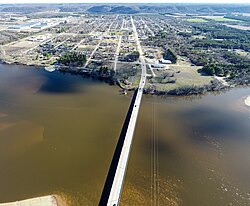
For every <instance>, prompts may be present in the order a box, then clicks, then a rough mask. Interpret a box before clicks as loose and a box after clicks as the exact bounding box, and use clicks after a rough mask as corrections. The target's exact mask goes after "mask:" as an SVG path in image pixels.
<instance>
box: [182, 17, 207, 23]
mask: <svg viewBox="0 0 250 206" xmlns="http://www.w3.org/2000/svg"><path fill="white" fill-rule="evenodd" d="M186 21H187V22H190V23H205V22H208V21H207V20H205V19H200V18H193V19H187V20H186Z"/></svg>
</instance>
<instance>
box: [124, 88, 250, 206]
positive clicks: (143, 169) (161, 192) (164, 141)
mask: <svg viewBox="0 0 250 206" xmlns="http://www.w3.org/2000/svg"><path fill="white" fill-rule="evenodd" d="M249 94H250V89H249V88H248V89H244V88H241V89H233V90H231V91H229V92H226V93H224V94H218V95H215V94H210V95H207V96H201V97H195V98H159V97H153V98H152V97H146V96H144V99H143V104H142V108H141V111H140V116H139V120H138V125H137V130H136V132H135V137H134V143H133V149H132V152H131V159H130V162H129V166H128V171H127V177H126V180H125V186H124V190H123V196H122V199H121V201H122V203H123V204H122V205H183V206H200V205H202V206H206V205H207V206H211V205H213V206H224V205H225V206H226V205H233V206H236V205H237V206H243V205H245V206H246V205H250V149H249V148H250V108H248V107H246V106H245V105H244V104H243V102H244V98H245V97H246V96H248V95H249ZM154 145H155V147H154ZM154 148H155V149H154Z"/></svg>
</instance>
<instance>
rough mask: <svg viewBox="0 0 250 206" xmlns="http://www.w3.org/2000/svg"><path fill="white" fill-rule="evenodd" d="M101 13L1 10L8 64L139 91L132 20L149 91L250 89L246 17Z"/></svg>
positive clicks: (0, 52)
mask: <svg viewBox="0 0 250 206" xmlns="http://www.w3.org/2000/svg"><path fill="white" fill-rule="evenodd" d="M101 9H103V8H102V6H96V7H95V6H94V7H91V8H90V9H89V11H92V12H88V13H81V12H58V11H53V12H50V13H49V15H48V12H46V11H45V12H37V13H32V14H28V15H27V14H21V13H18V12H17V13H14V12H1V22H0V36H1V39H0V43H1V47H0V58H1V60H2V62H4V63H7V64H23V65H28V66H36V67H45V68H46V69H47V70H48V71H54V70H60V71H63V72H72V73H78V74H88V75H92V76H98V77H100V78H102V79H108V80H111V81H112V82H115V83H118V84H119V86H121V87H122V88H123V89H124V90H133V89H134V88H136V87H137V85H138V83H139V80H140V73H141V66H140V64H141V62H140V61H139V57H140V54H139V52H138V48H137V47H136V40H135V33H134V31H133V29H132V22H131V19H133V20H134V23H135V27H136V29H137V32H138V37H139V41H140V43H141V45H142V50H143V56H144V58H145V61H146V64H147V65H146V66H147V77H148V81H147V83H146V86H145V92H146V93H152V94H153V93H156V94H177V95H181V94H198V93H204V92H207V91H217V90H223V89H225V88H227V87H229V86H231V87H232V86H235V85H248V84H250V82H249V78H248V77H249V65H250V59H249V56H250V53H249V52H250V41H249V38H248V37H249V36H250V32H249V30H250V21H249V17H248V16H244V15H243V16H242V15H236V14H231V16H226V15H225V14H220V13H219V14H216V15H210V16H209V15H206V14H203V15H198V14H188V15H187V14H185V15H183V14H181V13H162V14H140V13H138V14H105V12H102V10H101ZM96 10H97V11H98V12H96ZM99 10H101V11H99ZM121 13H122V12H121ZM238 62H241V65H239V64H237V63H238ZM242 66H243V69H242V70H239V69H238V68H239V67H242Z"/></svg>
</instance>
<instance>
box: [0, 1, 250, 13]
mask: <svg viewBox="0 0 250 206" xmlns="http://www.w3.org/2000/svg"><path fill="white" fill-rule="evenodd" d="M51 9H54V10H58V11H60V12H81V13H86V12H87V13H110V14H112V13H114V14H136V13H163V14H164V13H182V14H188V13H189V14H190V13H192V14H199V15H202V14H217V13H224V14H230V13H237V12H238V13H250V4H187V3H186V4H171V3H168V4H167V3H165V4H164V3H163V4H160V3H159V4H156V3H152V4H146V3H142V4H139V3H138V4H129V3H128V4H119V3H116V4H98V3H96V4H94V3H93V4H90V3H88V4H84V3H79V4H0V12H17V13H26V14H28V13H35V12H43V11H48V10H51Z"/></svg>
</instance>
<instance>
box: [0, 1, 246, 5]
mask: <svg viewBox="0 0 250 206" xmlns="http://www.w3.org/2000/svg"><path fill="white" fill-rule="evenodd" d="M0 3H4V4H6V3H8V4H11V3H250V0H198V1H197V0H0Z"/></svg>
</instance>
